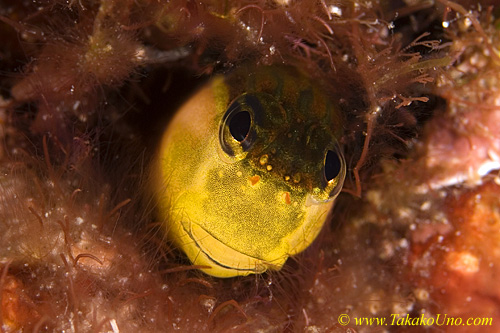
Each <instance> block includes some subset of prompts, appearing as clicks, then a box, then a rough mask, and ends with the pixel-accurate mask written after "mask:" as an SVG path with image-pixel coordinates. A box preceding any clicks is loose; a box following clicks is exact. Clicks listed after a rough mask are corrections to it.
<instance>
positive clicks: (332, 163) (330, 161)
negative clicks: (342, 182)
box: [324, 150, 342, 182]
mask: <svg viewBox="0 0 500 333" xmlns="http://www.w3.org/2000/svg"><path fill="white" fill-rule="evenodd" d="M324 170H325V171H324V173H325V178H326V181H327V182H329V181H331V180H332V179H335V178H336V177H337V176H338V175H339V174H340V171H341V170H342V161H341V159H340V157H339V155H338V153H337V152H335V151H333V150H328V152H327V153H326V158H325V168H324Z"/></svg>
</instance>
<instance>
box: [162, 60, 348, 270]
mask: <svg viewBox="0 0 500 333" xmlns="http://www.w3.org/2000/svg"><path fill="white" fill-rule="evenodd" d="M341 134H342V118H341V116H340V113H339V111H338V109H337V108H336V107H335V106H334V105H333V104H332V103H331V102H330V101H329V100H328V98H327V96H326V95H325V94H324V93H323V92H322V91H321V90H320V89H319V88H318V87H316V85H315V84H313V83H312V82H311V81H310V80H309V79H308V78H306V77H305V76H304V75H302V74H301V73H300V72H298V71H297V70H295V69H293V68H288V67H281V66H278V67H276V66H273V67H258V68H252V67H245V68H243V69H239V70H237V71H235V72H233V73H232V74H230V75H228V76H217V77H215V78H214V79H212V81H210V83H209V84H207V85H206V86H205V87H204V88H202V89H201V90H200V91H199V92H198V93H197V94H195V95H194V96H193V97H192V98H191V99H190V100H189V101H188V102H187V103H186V104H185V105H184V106H183V107H182V108H181V109H180V110H179V112H178V113H177V115H176V116H175V117H174V119H173V120H172V122H171V123H170V124H169V126H168V128H167V130H166V132H165V134H164V137H163V139H162V144H161V147H160V152H159V158H158V161H157V163H156V165H155V171H154V172H155V174H156V175H159V176H158V178H156V179H155V184H153V186H154V187H155V192H156V194H157V197H158V206H159V211H160V214H161V215H162V216H161V217H162V219H164V221H165V230H166V232H167V234H168V236H169V237H170V239H171V240H173V241H174V242H175V243H176V244H177V246H179V247H180V248H181V249H182V250H183V251H184V252H185V253H186V254H187V256H188V257H189V259H190V260H191V262H192V263H193V264H195V265H204V266H209V267H210V268H206V269H203V271H204V272H205V273H207V274H210V275H213V276H217V277H232V276H239V275H248V274H251V273H262V272H264V271H266V270H267V269H274V270H279V269H280V268H281V267H282V266H283V264H284V263H285V261H286V260H287V258H288V257H289V256H290V255H293V254H296V253H299V252H301V251H303V250H304V249H305V248H306V247H307V246H309V245H310V244H311V243H312V241H313V240H314V239H315V238H316V236H317V235H318V233H319V231H320V230H321V228H322V226H323V224H324V222H325V220H326V218H327V214H328V212H329V210H330V208H331V207H332V205H333V201H334V198H335V197H336V196H337V195H338V193H339V192H340V189H341V187H342V184H343V181H344V177H345V161H344V158H343V155H342V152H341V150H340V148H339V146H338V143H337V140H338V138H339V137H340V135H341Z"/></svg>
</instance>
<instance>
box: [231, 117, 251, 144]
mask: <svg viewBox="0 0 500 333" xmlns="http://www.w3.org/2000/svg"><path fill="white" fill-rule="evenodd" d="M251 124H252V117H251V116H250V113H249V112H248V111H241V112H238V113H236V114H235V115H233V116H232V117H231V119H229V124H228V125H229V132H230V133H231V135H232V137H233V138H234V139H235V140H236V141H239V142H242V141H243V140H245V138H246V137H247V135H248V133H249V132H250V125H251Z"/></svg>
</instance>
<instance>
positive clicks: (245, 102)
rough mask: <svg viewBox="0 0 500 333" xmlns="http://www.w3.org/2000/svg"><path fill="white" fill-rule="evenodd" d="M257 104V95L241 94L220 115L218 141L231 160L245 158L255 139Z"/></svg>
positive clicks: (258, 104) (258, 103)
mask: <svg viewBox="0 0 500 333" xmlns="http://www.w3.org/2000/svg"><path fill="white" fill-rule="evenodd" d="M258 106H260V102H259V99H258V98H257V97H255V96H252V95H248V94H243V95H241V96H240V97H238V98H237V99H235V100H234V101H233V102H232V103H231V104H230V105H229V107H228V108H227V111H226V113H225V114H224V116H223V117H222V121H221V123H220V128H219V142H220V145H221V148H222V150H223V151H224V152H225V153H226V154H227V155H228V157H229V158H230V159H231V160H233V161H234V160H241V159H243V158H245V156H246V154H247V153H248V151H249V149H250V148H251V147H252V145H253V143H254V141H255V136H256V133H255V128H254V123H255V116H256V108H257V109H258ZM260 108H262V106H260Z"/></svg>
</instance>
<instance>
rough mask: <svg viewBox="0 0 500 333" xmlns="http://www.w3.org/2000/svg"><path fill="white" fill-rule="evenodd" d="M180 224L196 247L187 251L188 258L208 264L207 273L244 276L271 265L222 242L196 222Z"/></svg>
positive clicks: (264, 269)
mask: <svg viewBox="0 0 500 333" xmlns="http://www.w3.org/2000/svg"><path fill="white" fill-rule="evenodd" d="M181 224H182V229H183V230H184V232H185V233H186V234H187V235H188V236H189V238H191V241H193V242H194V244H195V246H196V248H197V249H198V251H189V252H191V253H188V257H189V259H190V260H191V262H193V264H195V265H202V266H210V268H209V269H207V270H206V271H205V272H206V273H207V274H210V275H213V276H217V277H231V276H245V275H249V274H260V273H264V272H265V271H266V270H267V269H268V267H270V266H273V265H272V264H270V263H267V262H265V261H263V260H262V259H258V258H255V257H252V256H249V255H247V254H244V253H241V252H239V251H238V250H235V249H233V248H232V247H230V246H228V245H226V244H224V243H222V242H221V241H220V240H218V239H217V238H215V237H214V236H213V235H211V234H210V233H209V232H208V231H206V230H205V229H204V228H203V227H202V226H200V225H199V224H197V223H193V222H184V221H182V223H181ZM191 246H192V245H191ZM202 270H203V269H202Z"/></svg>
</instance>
